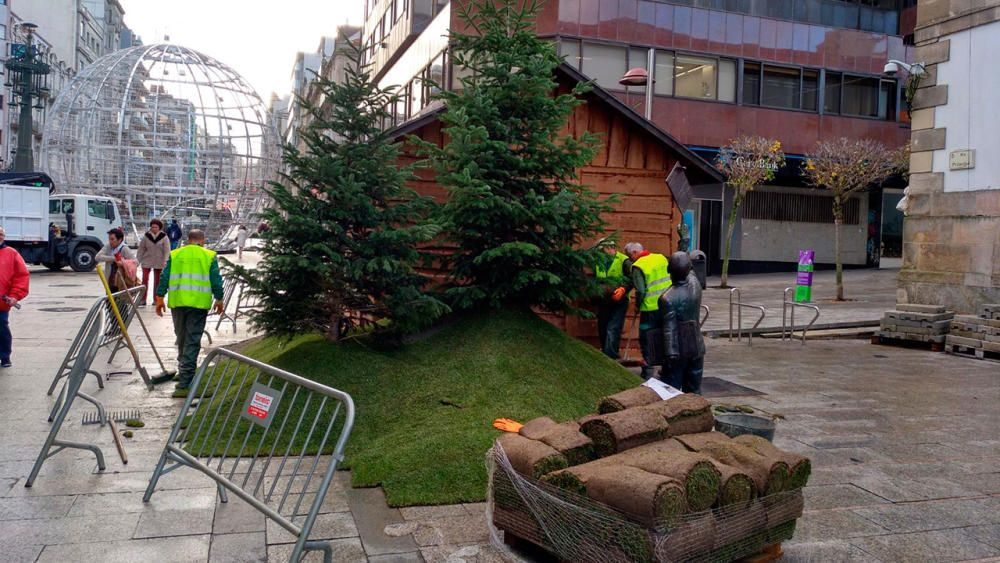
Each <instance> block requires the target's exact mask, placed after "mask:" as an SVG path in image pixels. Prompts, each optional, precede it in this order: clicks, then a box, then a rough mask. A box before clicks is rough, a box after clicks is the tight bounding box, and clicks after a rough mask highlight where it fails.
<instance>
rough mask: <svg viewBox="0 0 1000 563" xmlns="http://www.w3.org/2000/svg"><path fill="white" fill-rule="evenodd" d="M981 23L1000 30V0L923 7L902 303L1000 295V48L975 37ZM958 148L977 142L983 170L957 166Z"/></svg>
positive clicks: (944, 0)
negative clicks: (995, 173) (999, 93)
mask: <svg viewBox="0 0 1000 563" xmlns="http://www.w3.org/2000/svg"><path fill="white" fill-rule="evenodd" d="M981 26H989V28H991V29H989V33H990V34H994V33H1000V0H920V3H919V5H918V10H917V28H916V31H915V38H916V42H917V48H916V54H915V61H916V62H921V63H924V64H926V70H927V73H926V75H925V76H924V78H923V79H922V80H921V82H920V87H919V89H918V90H917V92H916V95H915V97H914V100H913V112H912V116H911V118H912V138H911V147H912V151H913V152H912V154H911V159H910V189H909V194H910V195H909V201H910V208H909V214H908V215H907V217H906V220H905V222H904V224H903V268H902V270H901V271H900V275H899V301H900V302H910V303H928V304H942V305H946V306H948V308H949V309H954V310H956V311H960V312H974V311H975V310H976V308H977V307H978V306H979V305H981V304H983V303H996V302H1000V177H991V176H992V174H985V175H984V174H983V171H984V167H988V168H987V169H988V170H992V169H993V167H995V163H996V159H997V158H998V156H997V152H996V151H995V150H992V147H990V146H988V144H989V143H990V142H991V141H990V139H995V138H998V137H1000V135H998V134H997V133H996V131H998V130H1000V113H998V111H997V109H996V106H995V101H994V100H992V99H990V98H992V97H993V96H994V95H995V92H996V90H997V86H998V85H1000V80H998V79H997V77H996V75H997V73H996V72H995V70H994V69H995V66H994V65H995V57H996V52H985V51H987V49H984V48H982V47H983V45H984V43H983V42H982V41H981V40H972V39H970V37H971V36H972V34H973V33H975V32H976V28H980V27H981ZM981 31H986V30H985V29H981ZM982 35H983V34H982V33H979V34H977V36H980V37H981V36H982ZM953 45H961V46H962V48H961V49H953ZM977 48H978V51H977ZM953 51H954V52H953ZM949 61H952V62H953V64H949ZM976 61H979V62H978V63H977V62H976ZM908 62H909V61H908ZM954 63H960V64H954ZM963 70H964V73H963V72H962V71H963ZM949 77H950V79H951V80H952V81H953V83H952V84H951V85H949V84H948V81H949ZM969 80H975V81H979V82H981V83H977V84H971V83H969V82H967V81H969ZM993 83H996V84H993ZM949 86H950V87H951V91H950V92H949ZM983 92H986V93H987V95H986V96H983V95H982V93H983ZM949 94H951V96H949ZM949 98H950V99H949ZM949 129H950V131H949ZM984 130H989V131H992V135H984ZM949 135H950V137H949ZM984 139H986V141H984ZM984 143H985V144H984ZM958 148H970V149H975V150H976V162H977V166H978V167H979V170H978V171H977V172H978V174H976V175H973V174H971V173H972V171H969V170H951V169H950V168H951V166H950V164H949V153H950V151H952V150H956V149H958ZM980 163H982V164H980ZM970 178H971V180H970Z"/></svg>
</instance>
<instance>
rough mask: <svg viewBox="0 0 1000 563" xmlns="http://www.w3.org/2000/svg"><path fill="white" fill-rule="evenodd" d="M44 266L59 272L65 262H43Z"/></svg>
mask: <svg viewBox="0 0 1000 563" xmlns="http://www.w3.org/2000/svg"><path fill="white" fill-rule="evenodd" d="M42 266H45V267H46V268H48V269H50V270H52V271H53V272H58V271H59V270H62V269H63V266H64V264H55V263H52V262H42Z"/></svg>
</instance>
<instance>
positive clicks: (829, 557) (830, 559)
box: [781, 538, 875, 563]
mask: <svg viewBox="0 0 1000 563" xmlns="http://www.w3.org/2000/svg"><path fill="white" fill-rule="evenodd" d="M782 551H784V556H783V557H782V558H781V563H816V562H823V563H854V562H858V563H860V562H865V563H870V562H872V561H875V558H874V557H873V556H872V555H871V554H870V553H868V552H866V551H864V550H863V549H861V548H860V547H858V546H856V545H851V544H850V543H848V542H846V541H839V540H833V541H819V542H801V543H796V542H795V540H794V538H793V539H792V541H791V542H786V543H783V544H782Z"/></svg>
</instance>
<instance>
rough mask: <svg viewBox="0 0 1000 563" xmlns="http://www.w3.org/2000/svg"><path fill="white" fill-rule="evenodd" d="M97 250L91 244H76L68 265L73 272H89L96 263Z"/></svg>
mask: <svg viewBox="0 0 1000 563" xmlns="http://www.w3.org/2000/svg"><path fill="white" fill-rule="evenodd" d="M96 256H97V251H96V250H94V247H92V246H78V247H76V249H75V250H74V251H73V256H72V257H71V258H70V263H69V267H70V268H73V271H74V272H89V271H91V270H93V269H94V266H96V265H97V260H96V259H95V257H96Z"/></svg>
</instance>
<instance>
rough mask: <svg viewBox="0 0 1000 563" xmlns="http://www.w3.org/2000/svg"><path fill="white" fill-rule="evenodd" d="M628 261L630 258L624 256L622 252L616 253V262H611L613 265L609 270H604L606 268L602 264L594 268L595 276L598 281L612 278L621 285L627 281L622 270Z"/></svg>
mask: <svg viewBox="0 0 1000 563" xmlns="http://www.w3.org/2000/svg"><path fill="white" fill-rule="evenodd" d="M626 260H628V256H626V255H624V254H622V253H621V252H617V253H615V258H614V260H612V261H611V265H610V266H608V268H607V269H604V266H603V265H601V264H598V265H597V266H595V267H594V276H596V277H597V279H605V278H610V279H611V280H614V281H616V282H618V283H619V284H620V283H622V282H623V281H624V280H625V274H624V273H623V271H622V268H623V267H624V265H625V261H626Z"/></svg>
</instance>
